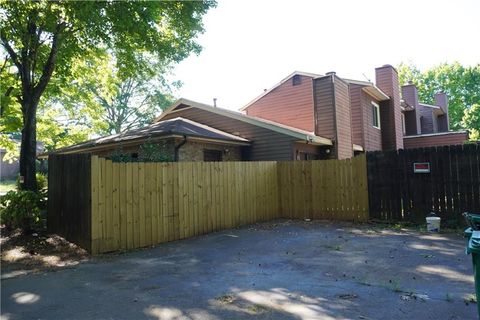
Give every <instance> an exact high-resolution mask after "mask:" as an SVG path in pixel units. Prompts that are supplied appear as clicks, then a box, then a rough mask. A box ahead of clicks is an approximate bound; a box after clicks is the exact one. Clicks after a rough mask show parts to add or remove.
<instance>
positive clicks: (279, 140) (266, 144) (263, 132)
mask: <svg viewBox="0 0 480 320" xmlns="http://www.w3.org/2000/svg"><path fill="white" fill-rule="evenodd" d="M176 117H183V118H186V119H190V120H193V121H197V122H199V123H203V124H205V125H207V126H211V127H213V128H217V129H219V130H222V131H225V132H228V133H231V134H235V135H238V136H240V137H243V138H246V139H248V140H250V141H252V145H251V146H250V147H247V148H249V150H248V151H247V152H246V155H245V160H253V161H267V160H293V152H292V150H293V144H294V143H295V141H297V140H298V139H295V138H293V137H290V136H287V135H284V134H280V133H278V132H275V131H272V130H268V129H265V128H261V127H258V126H255V125H252V124H249V123H245V122H243V121H240V120H236V119H232V118H228V117H225V116H222V115H219V114H215V113H213V112H208V111H205V110H201V109H197V108H190V109H185V110H179V111H178V112H174V113H171V114H167V115H166V116H165V117H164V118H163V119H164V120H167V119H173V118H176Z"/></svg>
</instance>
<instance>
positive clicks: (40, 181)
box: [15, 172, 48, 198]
mask: <svg viewBox="0 0 480 320" xmlns="http://www.w3.org/2000/svg"><path fill="white" fill-rule="evenodd" d="M35 176H36V177H37V188H38V194H39V195H40V196H42V197H43V198H46V197H47V195H48V176H47V175H46V174H43V173H40V172H37V173H36V175H35ZM15 185H16V188H17V190H20V178H17V180H16V182H15Z"/></svg>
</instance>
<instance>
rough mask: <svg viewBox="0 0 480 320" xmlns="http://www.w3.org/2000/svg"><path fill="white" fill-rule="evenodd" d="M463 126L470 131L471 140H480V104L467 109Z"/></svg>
mask: <svg viewBox="0 0 480 320" xmlns="http://www.w3.org/2000/svg"><path fill="white" fill-rule="evenodd" d="M462 124H463V126H464V127H465V128H468V129H469V131H470V140H473V141H478V140H480V104H474V105H473V106H471V107H470V108H467V109H465V111H464V114H463V118H462Z"/></svg>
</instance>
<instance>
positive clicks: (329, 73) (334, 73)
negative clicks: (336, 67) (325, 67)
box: [325, 71, 337, 76]
mask: <svg viewBox="0 0 480 320" xmlns="http://www.w3.org/2000/svg"><path fill="white" fill-rule="evenodd" d="M325 74H326V75H327V76H334V75H336V74H337V73H336V72H335V71H330V72H327V73H325Z"/></svg>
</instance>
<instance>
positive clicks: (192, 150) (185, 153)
mask: <svg viewBox="0 0 480 320" xmlns="http://www.w3.org/2000/svg"><path fill="white" fill-rule="evenodd" d="M205 149H208V150H220V151H222V152H223V161H241V160H242V156H241V147H239V146H225V145H218V144H211V143H200V142H193V141H188V142H187V143H185V144H184V145H183V146H182V147H181V148H180V149H179V150H178V161H180V162H185V161H203V150H205Z"/></svg>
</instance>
